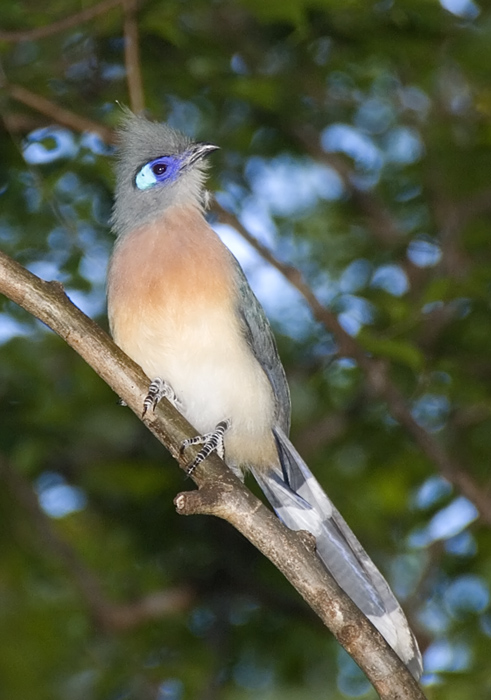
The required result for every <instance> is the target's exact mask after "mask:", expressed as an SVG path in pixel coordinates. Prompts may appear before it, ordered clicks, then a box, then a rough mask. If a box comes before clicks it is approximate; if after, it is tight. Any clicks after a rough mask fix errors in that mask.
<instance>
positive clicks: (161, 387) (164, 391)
mask: <svg viewBox="0 0 491 700" xmlns="http://www.w3.org/2000/svg"><path fill="white" fill-rule="evenodd" d="M163 398H166V399H167V400H168V401H170V402H171V404H172V405H173V406H174V408H177V410H178V411H181V412H182V409H183V408H184V406H183V405H182V403H181V402H180V401H179V399H178V398H177V395H176V392H175V391H174V389H173V388H172V387H171V385H170V384H169V383H168V382H166V381H165V379H160V377H157V378H156V379H154V380H153V381H152V382H151V383H150V386H149V387H148V394H147V395H146V396H145V398H144V400H143V412H142V418H143V416H144V415H145V414H146V412H147V411H148V410H149V409H150V408H151V409H152V411H155V407H156V405H157V404H158V402H159V401H161V400H162V399H163Z"/></svg>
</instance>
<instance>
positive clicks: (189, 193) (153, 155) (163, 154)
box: [112, 110, 218, 234]
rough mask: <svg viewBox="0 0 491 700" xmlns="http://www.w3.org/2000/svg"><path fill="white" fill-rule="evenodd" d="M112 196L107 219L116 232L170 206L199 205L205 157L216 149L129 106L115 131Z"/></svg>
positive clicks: (123, 231)
mask: <svg viewBox="0 0 491 700" xmlns="http://www.w3.org/2000/svg"><path fill="white" fill-rule="evenodd" d="M118 137H119V151H118V160H117V166H116V196H115V203H114V210H113V217H112V223H113V225H114V229H115V231H116V233H118V234H124V233H127V232H129V231H132V230H134V229H135V228H139V227H140V226H142V225H143V224H145V223H149V222H151V221H153V220H155V219H158V218H159V217H160V216H161V215H162V214H163V213H164V212H165V210H166V209H168V208H169V207H172V206H175V205H180V206H189V205H192V206H196V207H201V206H202V205H203V200H204V189H203V185H204V180H205V173H206V161H205V160H204V158H205V156H207V155H208V154H209V153H212V151H215V150H217V148H218V146H215V145H213V144H211V143H196V142H193V141H191V139H189V138H188V137H187V136H185V135H184V134H182V133H181V132H180V131H177V130H176V129H172V128H171V127H170V126H167V125H166V124H159V123H156V122H151V121H149V120H148V119H146V118H145V117H142V116H136V115H134V114H133V113H132V112H130V111H129V110H127V111H125V116H124V119H123V121H122V124H121V127H120V128H119V130H118Z"/></svg>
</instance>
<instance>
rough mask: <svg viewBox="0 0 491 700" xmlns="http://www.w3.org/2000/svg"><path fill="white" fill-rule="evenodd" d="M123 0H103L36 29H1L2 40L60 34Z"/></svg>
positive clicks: (24, 39)
mask: <svg viewBox="0 0 491 700" xmlns="http://www.w3.org/2000/svg"><path fill="white" fill-rule="evenodd" d="M121 2H122V0H102V2H100V3H99V4H98V5H93V7H87V8H86V9H85V10H82V11H81V12H77V13H76V14H74V15H70V16H69V17H64V18H63V19H59V20H57V21H56V22H52V23H51V24H46V25H44V26H42V27H36V28H35V29H27V30H22V31H18V32H8V31H5V30H0V41H9V42H15V43H17V42H19V41H36V40H37V39H45V38H46V37H47V36H52V35H53V34H59V33H60V32H64V31H66V30H67V29H73V28H74V27H78V26H79V25H80V24H82V23H83V22H89V21H90V20H91V19H95V17H98V16H99V15H103V14H105V13H106V12H108V11H109V10H112V9H113V8H115V7H118V5H121Z"/></svg>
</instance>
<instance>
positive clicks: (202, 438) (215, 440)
mask: <svg viewBox="0 0 491 700" xmlns="http://www.w3.org/2000/svg"><path fill="white" fill-rule="evenodd" d="M229 428H230V421H229V420H222V421H220V423H218V425H217V426H216V428H215V430H214V431H213V432H212V433H206V435H197V436H196V437H193V438H188V439H187V440H184V441H183V443H182V444H181V448H180V450H179V453H180V455H181V456H182V454H183V452H184V450H185V449H186V448H187V447H190V446H191V445H203V447H202V448H201V450H200V451H199V452H198V454H197V455H196V457H195V458H194V459H193V461H192V462H191V464H190V465H189V466H188V468H187V469H186V473H187V475H188V476H191V474H192V473H193V472H194V470H195V469H196V467H198V466H199V465H200V464H201V462H203V461H204V460H205V459H206V458H207V457H209V456H210V455H211V454H212V452H216V453H217V455H218V456H219V457H220V458H221V459H223V458H224V456H225V447H224V443H223V436H224V435H225V433H226V432H227V430H228V429H229Z"/></svg>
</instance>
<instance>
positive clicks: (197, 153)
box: [182, 143, 220, 168]
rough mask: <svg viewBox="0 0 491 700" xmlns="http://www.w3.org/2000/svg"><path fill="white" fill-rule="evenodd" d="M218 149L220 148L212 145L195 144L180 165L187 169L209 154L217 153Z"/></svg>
mask: <svg viewBox="0 0 491 700" xmlns="http://www.w3.org/2000/svg"><path fill="white" fill-rule="evenodd" d="M219 148H220V146H215V144H214V143H195V144H193V145H192V146H191V148H189V150H188V151H187V152H186V155H185V158H184V160H183V163H182V164H183V166H184V167H185V168H187V167H189V166H190V165H193V164H194V163H196V162H197V161H198V160H201V159H202V158H204V157H205V156H207V155H209V154H210V153H213V151H218V150H219Z"/></svg>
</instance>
